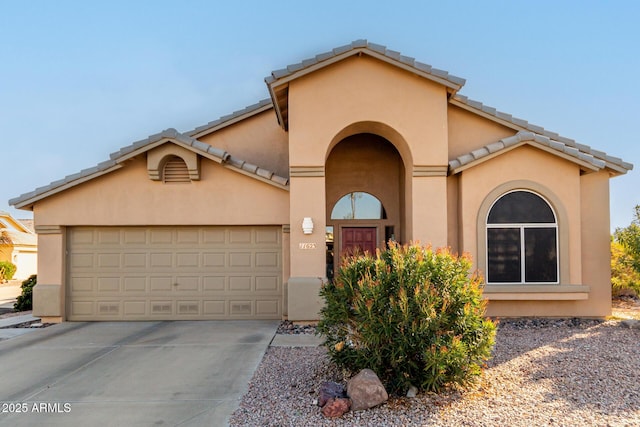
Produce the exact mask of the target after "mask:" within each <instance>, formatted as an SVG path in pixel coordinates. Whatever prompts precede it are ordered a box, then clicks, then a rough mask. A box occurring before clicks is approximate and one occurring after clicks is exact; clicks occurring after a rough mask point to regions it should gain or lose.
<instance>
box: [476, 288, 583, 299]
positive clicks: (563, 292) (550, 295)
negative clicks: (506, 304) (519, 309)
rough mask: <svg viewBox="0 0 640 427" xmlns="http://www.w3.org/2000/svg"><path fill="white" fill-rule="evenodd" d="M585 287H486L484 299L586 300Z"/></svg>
mask: <svg viewBox="0 0 640 427" xmlns="http://www.w3.org/2000/svg"><path fill="white" fill-rule="evenodd" d="M590 291H591V288H590V287H589V286H587V285H487V286H486V287H485V288H484V292H483V295H484V298H485V299H487V300H489V301H492V300H493V301H535V300H566V301H569V300H586V299H589V292H590Z"/></svg>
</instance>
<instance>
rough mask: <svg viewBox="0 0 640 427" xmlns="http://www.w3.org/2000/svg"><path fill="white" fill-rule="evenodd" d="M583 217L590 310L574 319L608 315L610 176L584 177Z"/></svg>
mask: <svg viewBox="0 0 640 427" xmlns="http://www.w3.org/2000/svg"><path fill="white" fill-rule="evenodd" d="M580 182H581V184H582V187H581V192H580V197H581V202H582V204H581V213H582V223H581V225H582V280H583V282H584V284H585V285H589V286H590V287H591V294H590V299H589V301H590V304H589V306H583V305H581V306H579V307H578V308H577V314H576V315H577V316H581V315H582V316H584V315H588V316H594V315H595V316H607V315H609V314H611V245H610V234H609V233H610V231H609V227H610V213H609V174H608V173H607V172H604V171H602V172H598V173H592V174H588V175H583V176H582V177H581V178H580Z"/></svg>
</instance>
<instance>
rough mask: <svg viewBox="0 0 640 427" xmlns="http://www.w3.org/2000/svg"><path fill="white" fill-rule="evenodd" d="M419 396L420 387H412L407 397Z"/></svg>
mask: <svg viewBox="0 0 640 427" xmlns="http://www.w3.org/2000/svg"><path fill="white" fill-rule="evenodd" d="M417 395H418V387H416V386H414V385H412V386H411V387H409V390H408V391H407V397H416V396H417Z"/></svg>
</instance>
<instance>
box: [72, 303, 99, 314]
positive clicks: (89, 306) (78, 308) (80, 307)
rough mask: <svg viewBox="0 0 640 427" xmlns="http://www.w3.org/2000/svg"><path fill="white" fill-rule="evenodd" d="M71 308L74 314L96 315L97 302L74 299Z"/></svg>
mask: <svg viewBox="0 0 640 427" xmlns="http://www.w3.org/2000/svg"><path fill="white" fill-rule="evenodd" d="M70 308H71V310H70V311H71V313H70V314H71V315H72V316H91V317H93V316H95V303H94V302H93V301H82V300H78V301H72V302H71V307H70Z"/></svg>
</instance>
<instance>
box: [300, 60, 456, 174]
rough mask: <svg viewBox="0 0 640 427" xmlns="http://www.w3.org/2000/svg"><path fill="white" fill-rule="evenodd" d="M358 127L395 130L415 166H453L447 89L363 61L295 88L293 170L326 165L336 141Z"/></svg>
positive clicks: (347, 62) (302, 81)
mask: <svg viewBox="0 0 640 427" xmlns="http://www.w3.org/2000/svg"><path fill="white" fill-rule="evenodd" d="M390 82H393V83H392V84H390ZM358 122H378V123H383V124H385V125H388V126H389V127H391V128H393V129H395V130H396V131H397V132H398V133H399V134H400V135H402V137H403V138H404V140H405V141H406V142H407V143H408V145H409V147H410V149H411V153H412V155H413V162H414V163H415V164H419V165H435V164H442V165H444V164H446V162H447V160H448V159H447V143H446V141H447V98H446V91H445V88H444V87H443V86H440V85H438V84H436V83H433V82H430V81H427V80H425V79H422V78H419V77H417V76H415V75H414V74H411V73H409V72H406V71H404V70H400V69H398V68H396V67H393V66H390V65H388V64H385V63H382V62H380V61H378V60H376V59H373V58H370V57H367V56H361V57H352V58H349V59H346V60H344V61H342V62H340V63H338V64H334V65H332V66H329V67H327V68H325V69H323V70H322V72H319V73H314V74H310V75H307V76H304V77H302V78H300V79H297V80H295V81H293V82H291V85H290V88H289V144H290V147H289V156H290V157H289V161H290V164H291V165H317V164H323V163H324V159H325V158H326V156H327V155H328V152H329V147H328V144H329V143H330V142H331V141H332V140H333V138H334V136H335V135H337V134H338V133H339V132H340V131H341V130H343V129H345V128H347V127H349V126H350V125H352V124H353V123H358ZM382 136H385V137H387V136H386V135H382ZM387 139H390V138H387ZM390 141H391V142H392V143H394V144H395V143H396V141H394V140H393V139H390ZM399 151H401V154H402V150H400V149H399ZM403 160H405V162H406V160H407V159H406V158H404V156H403Z"/></svg>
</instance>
